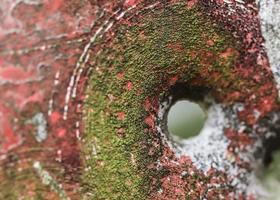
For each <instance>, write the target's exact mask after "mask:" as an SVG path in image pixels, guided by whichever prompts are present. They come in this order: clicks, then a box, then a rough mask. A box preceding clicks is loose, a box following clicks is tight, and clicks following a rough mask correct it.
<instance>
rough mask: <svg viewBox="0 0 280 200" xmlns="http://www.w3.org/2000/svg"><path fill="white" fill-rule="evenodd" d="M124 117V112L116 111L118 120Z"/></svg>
mask: <svg viewBox="0 0 280 200" xmlns="http://www.w3.org/2000/svg"><path fill="white" fill-rule="evenodd" d="M124 119H125V113H124V112H119V113H118V120H121V121H123V120H124Z"/></svg>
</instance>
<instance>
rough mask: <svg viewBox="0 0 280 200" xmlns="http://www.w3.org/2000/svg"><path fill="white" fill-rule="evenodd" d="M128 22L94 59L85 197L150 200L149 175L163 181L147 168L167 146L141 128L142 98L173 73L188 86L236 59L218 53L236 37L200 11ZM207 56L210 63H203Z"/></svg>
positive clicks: (145, 14)
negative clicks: (195, 78)
mask: <svg viewBox="0 0 280 200" xmlns="http://www.w3.org/2000/svg"><path fill="white" fill-rule="evenodd" d="M130 22H131V25H121V24H119V25H118V26H117V27H116V28H115V33H116V36H115V38H114V39H111V40H109V42H108V41H105V39H104V40H101V41H99V44H97V45H99V46H100V48H101V49H102V50H101V52H99V53H98V55H95V57H93V58H92V62H93V65H94V70H93V72H92V75H91V77H90V80H89V87H88V89H87V91H86V93H87V95H88V96H89V98H88V99H87V102H86V106H85V111H86V116H85V117H86V120H85V135H84V138H83V139H84V144H83V150H84V155H85V156H84V158H85V165H86V166H85V167H86V170H85V172H84V174H83V176H82V179H83V182H84V189H85V199H95V200H98V199H110V200H111V199H121V200H127V199H146V198H147V196H148V195H149V193H150V192H151V189H152V188H151V181H152V180H151V177H154V178H155V179H156V178H157V177H160V174H157V173H158V172H157V171H155V170H154V169H153V168H151V167H150V166H151V165H150V164H151V163H155V162H156V161H157V158H158V157H159V156H160V155H161V151H162V149H161V148H160V144H158V146H156V145H155V143H156V142H157V140H156V138H158V136H157V135H156V134H154V133H153V132H152V130H150V129H149V127H148V126H147V124H146V123H144V118H145V117H146V116H147V115H148V113H147V111H146V110H145V107H144V102H145V100H146V99H147V98H153V97H157V96H160V95H161V94H162V93H164V92H165V91H166V90H167V89H168V87H169V81H170V79H171V78H172V77H174V76H178V77H179V81H181V82H185V83H188V82H190V80H192V79H193V78H194V77H196V76H197V75H198V74H201V71H203V70H204V71H207V73H208V72H209V73H210V72H211V71H217V72H218V73H222V74H223V75H224V76H225V77H226V76H228V73H229V72H228V71H227V70H229V69H230V65H231V61H228V60H223V59H222V62H220V61H219V58H218V57H219V56H218V55H219V53H220V52H224V51H225V50H226V49H227V48H228V47H232V44H233V42H232V40H231V37H230V36H229V35H228V34H226V33H225V32H223V31H222V30H221V29H220V28H219V27H218V26H217V25H216V24H214V23H213V22H212V21H211V20H210V19H209V18H207V17H203V15H202V11H201V10H200V9H199V8H198V7H195V8H193V9H188V8H187V7H186V6H185V3H183V4H176V5H172V6H171V5H169V6H167V7H165V8H153V9H152V10H145V11H142V12H141V13H140V14H139V15H138V16H137V17H135V18H133V19H131V20H130ZM210 40H211V41H210ZM207 53H209V54H212V56H210V57H211V59H209V58H207V59H206V58H203V56H204V55H206V54H207ZM215 81H216V82H218V81H219V80H218V79H217V80H214V82H215ZM151 148H153V149H154V151H153V152H152V153H151V151H150V149H151ZM148 166H149V167H148Z"/></svg>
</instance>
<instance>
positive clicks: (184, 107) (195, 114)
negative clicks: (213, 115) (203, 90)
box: [167, 100, 207, 141]
mask: <svg viewBox="0 0 280 200" xmlns="http://www.w3.org/2000/svg"><path fill="white" fill-rule="evenodd" d="M206 117H207V116H206V112H205V110H204V109H203V108H202V107H201V105H199V104H198V103H195V102H192V101H188V100H180V101H177V102H176V103H175V104H173V105H172V106H171V107H170V109H169V112H168V114H167V128H168V132H169V134H170V136H171V137H172V138H173V139H174V140H175V141H180V140H182V139H186V138H190V137H193V136H196V135H198V134H199V132H200V131H201V129H202V127H203V126H204V123H205V120H206Z"/></svg>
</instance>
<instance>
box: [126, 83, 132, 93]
mask: <svg viewBox="0 0 280 200" xmlns="http://www.w3.org/2000/svg"><path fill="white" fill-rule="evenodd" d="M132 88H133V84H132V82H131V81H127V83H126V90H128V91H130V90H132Z"/></svg>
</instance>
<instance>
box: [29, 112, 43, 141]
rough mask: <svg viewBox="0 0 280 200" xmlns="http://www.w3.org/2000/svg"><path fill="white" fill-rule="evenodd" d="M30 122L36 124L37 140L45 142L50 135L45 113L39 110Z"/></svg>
mask: <svg viewBox="0 0 280 200" xmlns="http://www.w3.org/2000/svg"><path fill="white" fill-rule="evenodd" d="M28 123H32V124H34V125H36V128H37V131H36V134H35V139H36V141H37V142H43V141H44V140H45V139H47V137H48V130H47V121H46V118H45V116H44V114H43V113H41V112H39V113H37V114H36V115H34V116H33V118H32V119H31V120H29V121H28Z"/></svg>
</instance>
